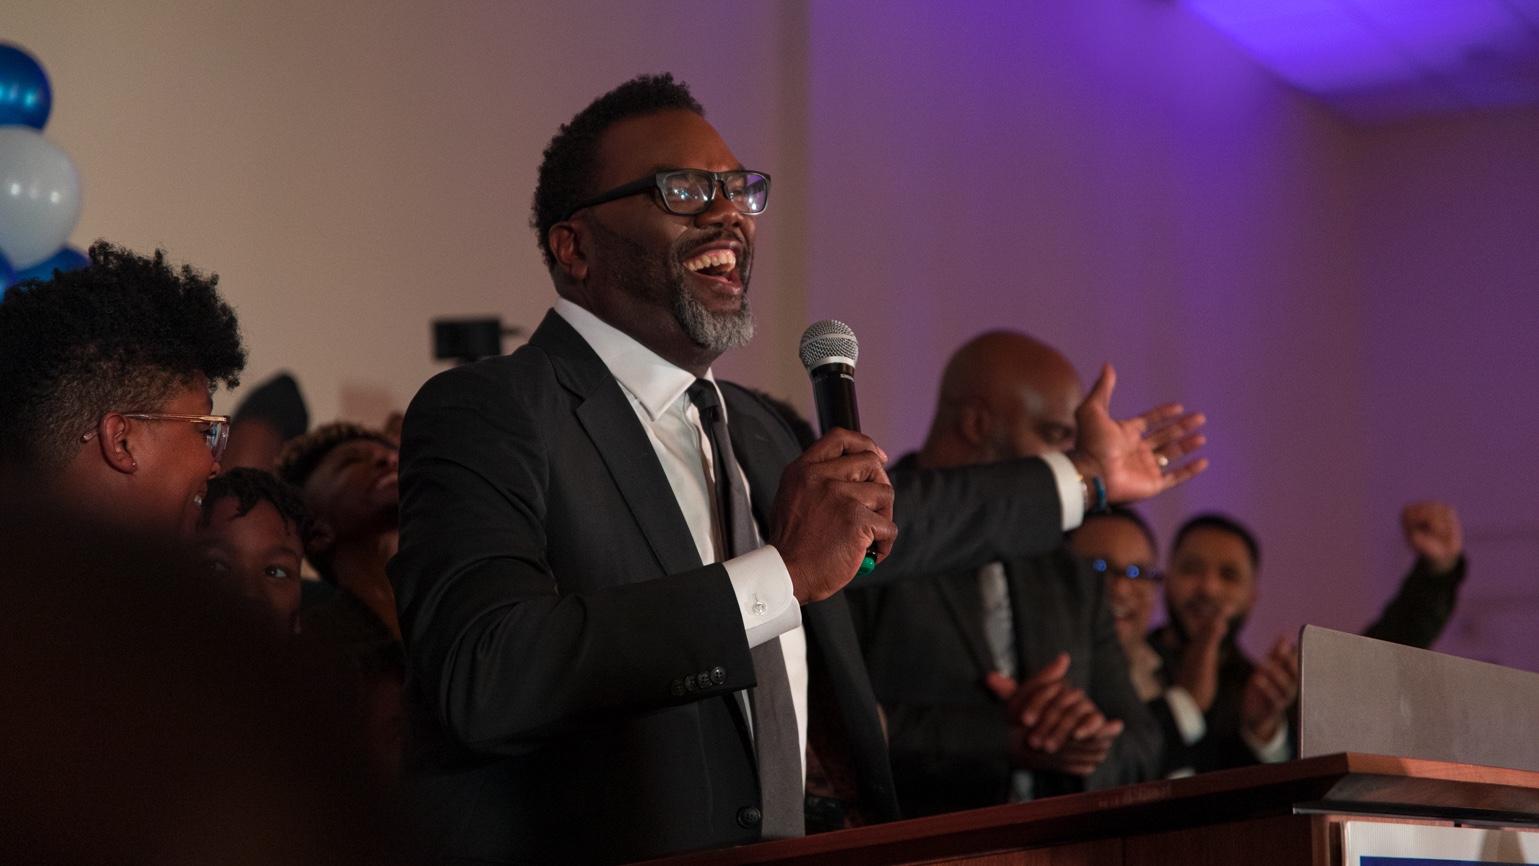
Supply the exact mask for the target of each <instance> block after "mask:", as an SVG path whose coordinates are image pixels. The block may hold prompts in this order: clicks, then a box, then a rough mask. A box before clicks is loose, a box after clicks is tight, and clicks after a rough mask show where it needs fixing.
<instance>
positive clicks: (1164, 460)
mask: <svg viewBox="0 0 1539 866" xmlns="http://www.w3.org/2000/svg"><path fill="white" fill-rule="evenodd" d="M1154 462H1155V463H1158V464H1159V465H1160V470H1161V471H1164V470H1166V469H1169V468H1170V458H1169V457H1166V456H1165V455H1163V454H1156V455H1154Z"/></svg>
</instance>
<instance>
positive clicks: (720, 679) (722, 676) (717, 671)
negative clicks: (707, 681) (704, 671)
mask: <svg viewBox="0 0 1539 866" xmlns="http://www.w3.org/2000/svg"><path fill="white" fill-rule="evenodd" d="M726 681H727V669H726V668H724V667H722V666H721V665H717V666H716V667H714V668H711V682H713V683H715V684H716V685H718V686H719V685H721V684H722V683H724V682H726Z"/></svg>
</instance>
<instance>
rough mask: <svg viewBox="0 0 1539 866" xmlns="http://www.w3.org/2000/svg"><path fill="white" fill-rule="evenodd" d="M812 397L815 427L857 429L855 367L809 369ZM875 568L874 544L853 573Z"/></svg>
mask: <svg viewBox="0 0 1539 866" xmlns="http://www.w3.org/2000/svg"><path fill="white" fill-rule="evenodd" d="M812 399H813V401H814V402H816V403H817V406H818V427H819V429H821V430H822V431H823V432H824V433H827V432H828V431H830V430H832V429H834V428H835V427H843V428H844V429H846V430H852V431H854V432H856V433H859V432H860V407H859V405H857V404H856V402H855V368H854V367H851V366H850V365H848V364H840V363H837V362H835V363H830V364H824V365H822V366H821V367H818V368H817V369H815V370H813V371H812ZM874 568H876V548H875V547H872V548H871V549H869V550H867V551H866V556H865V558H864V559H862V560H861V561H860V570H859V571H857V572H856V573H855V576H856V577H860V576H861V575H864V574H870V573H871V570H872V569H874Z"/></svg>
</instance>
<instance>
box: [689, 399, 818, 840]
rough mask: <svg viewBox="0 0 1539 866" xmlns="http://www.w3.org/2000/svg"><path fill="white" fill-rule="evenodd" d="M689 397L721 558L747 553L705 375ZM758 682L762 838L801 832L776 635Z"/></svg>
mask: <svg viewBox="0 0 1539 866" xmlns="http://www.w3.org/2000/svg"><path fill="white" fill-rule="evenodd" d="M689 399H690V401H691V402H693V403H694V404H695V407H696V408H697V409H699V410H700V422H701V424H702V425H703V426H704V427H705V433H706V436H708V437H710V440H711V454H712V463H711V465H712V467H714V470H715V471H714V474H715V476H716V477H715V478H714V479H713V483H714V486H715V492H716V495H715V499H716V508H717V521H718V526H720V527H721V538H722V543H723V544H724V545H725V550H723V551H720V553H722V554H723V555H722V559H731V558H732V557H734V556H741V555H743V554H745V553H749V552H750V551H752V550H754V549H755V548H757V547H758V546H759V542H758V536H757V535H756V534H755V532H754V526H753V510H752V507H751V506H750V505H749V502H748V488H747V485H745V484H744V483H743V478H742V474H741V473H739V472H738V471H737V466H738V463H737V457H736V456H735V455H734V454H733V453H732V439H731V437H729V436H728V435H727V419H726V416H725V415H724V414H723V413H722V410H721V401H720V399H719V398H718V397H717V394H716V386H715V385H713V384H711V383H710V382H708V381H706V380H704V379H697V380H695V384H693V385H691V386H690V388H689ZM751 652H752V655H753V672H754V678H755V680H756V681H757V683H758V684H757V685H756V686H755V687H754V689H753V691H752V692H751V693H750V698H751V701H752V704H753V733H754V747H755V749H756V750H757V753H758V758H759V797H760V800H761V805H762V807H763V809H762V810H763V812H764V823H763V824H762V825H761V828H762V832H763V834H764V836H765V838H783V837H789V836H801V835H804V833H805V820H804V817H803V809H804V799H805V796H806V792H805V789H804V788H803V785H802V756H801V749H802V747H801V737H800V735H799V734H798V732H797V729H796V708H795V705H793V704H792V703H791V681H790V679H789V678H788V677H787V676H786V661H785V656H784V654H782V653H781V651H780V638H778V637H777V638H775V639H773V640H770V641H766V642H765V643H762V644H759V645H758V646H756V647H754V648H753V650H752V651H751Z"/></svg>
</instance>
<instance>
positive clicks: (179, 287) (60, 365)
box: [0, 241, 246, 468]
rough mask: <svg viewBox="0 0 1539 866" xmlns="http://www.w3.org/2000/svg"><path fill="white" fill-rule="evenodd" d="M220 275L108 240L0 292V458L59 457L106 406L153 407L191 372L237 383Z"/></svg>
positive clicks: (34, 461)
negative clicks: (71, 263) (68, 267)
mask: <svg viewBox="0 0 1539 866" xmlns="http://www.w3.org/2000/svg"><path fill="white" fill-rule="evenodd" d="M218 284H219V277H217V276H215V275H213V274H210V275H207V276H205V275H203V274H201V273H199V272H197V271H195V270H193V269H192V268H191V267H190V266H187V265H183V266H182V267H181V269H180V270H177V269H173V268H172V267H171V265H169V264H168V263H167V262H166V254H165V251H164V250H156V251H155V254H154V255H153V256H149V257H146V256H142V255H139V254H137V253H134V252H132V251H130V250H127V249H124V248H123V247H119V246H114V245H113V244H110V243H107V242H106V241H97V242H96V243H95V244H92V246H91V260H90V264H89V265H87V266H86V267H84V268H81V269H79V270H74V271H55V272H54V274H53V276H52V278H51V279H47V280H27V281H25V282H22V283H20V284H18V285H16V286H14V287H12V288H11V290H10V291H9V292H7V293H6V295H5V299H4V300H3V301H0V464H5V465H15V466H25V467H31V468H53V467H59V466H63V465H64V464H65V463H67V462H68V461H69V460H70V458H71V457H72V456H73V454H74V453H75V452H76V450H77V449H78V446H79V442H80V436H81V435H82V434H84V433H86V432H88V431H90V430H91V429H92V428H93V427H94V426H95V424H96V423H97V421H99V420H100V419H101V417H102V416H103V415H105V414H107V413H108V412H114V411H119V412H122V411H153V410H155V409H158V408H160V406H161V405H162V404H163V403H164V402H165V401H166V400H167V399H169V398H170V397H171V396H172V394H173V392H174V391H175V390H176V389H177V388H179V387H186V386H187V385H189V384H191V383H192V381H193V380H194V378H195V377H196V376H197V375H198V374H199V373H201V374H203V375H204V376H205V377H207V379H208V382H209V387H210V388H214V387H217V385H218V384H219V383H221V382H222V383H223V384H224V385H225V386H226V387H228V388H234V387H235V386H236V385H238V384H240V373H241V370H242V369H244V368H245V366H246V350H245V348H244V347H243V346H242V345H241V337H240V327H239V326H238V325H237V324H236V320H235V311H233V310H231V309H230V307H229V305H228V304H226V303H225V302H224V301H223V300H222V299H221V298H220V297H219V293H218V291H217V286H218Z"/></svg>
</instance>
